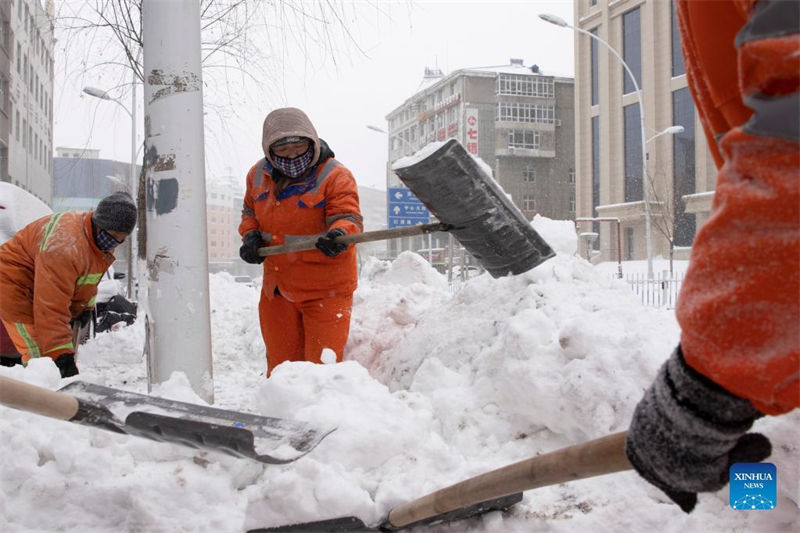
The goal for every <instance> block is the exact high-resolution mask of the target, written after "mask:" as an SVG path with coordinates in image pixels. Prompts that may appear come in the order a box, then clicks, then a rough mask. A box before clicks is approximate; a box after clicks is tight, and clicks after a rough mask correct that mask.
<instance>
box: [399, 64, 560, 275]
mask: <svg viewBox="0 0 800 533" xmlns="http://www.w3.org/2000/svg"><path fill="white" fill-rule="evenodd" d="M573 88H574V80H573V79H572V78H569V77H562V76H553V75H547V74H545V73H542V72H540V71H539V68H538V67H537V66H536V65H533V66H531V67H526V66H524V65H523V60H522V59H512V60H511V62H510V64H509V65H502V66H495V67H480V68H465V69H460V70H456V71H454V72H452V73H450V74H448V75H442V73H441V72H440V71H437V70H432V69H426V72H425V77H424V79H423V82H422V84H421V85H420V88H419V89H418V90H417V92H416V93H415V94H414V95H412V96H411V97H410V98H408V99H407V100H406V101H405V102H404V103H403V104H402V105H401V106H399V107H398V108H396V109H394V110H393V111H392V112H390V113H389V114H388V115H387V116H386V120H387V121H388V125H389V128H388V134H389V163H388V166H387V188H393V187H401V186H402V183H401V181H400V179H399V178H398V177H397V175H396V174H394V172H392V171H391V167H392V164H393V162H394V161H396V160H397V159H399V158H401V157H404V156H407V155H410V154H411V153H413V152H414V151H416V150H418V149H420V148H422V147H423V146H425V145H427V144H429V143H431V142H436V141H445V140H447V139H450V138H455V139H458V140H459V141H460V142H461V143H462V144H463V145H464V147H465V148H466V149H467V151H468V152H469V153H471V154H473V155H475V156H478V157H480V158H481V159H482V160H483V161H484V162H485V163H486V164H487V165H489V167H490V168H491V169H492V171H493V176H494V178H495V179H496V180H497V182H498V183H499V184H500V186H501V187H502V188H503V189H504V190H505V192H506V193H508V194H509V195H510V196H511V199H512V201H513V202H514V203H515V204H516V206H517V207H519V209H520V210H521V211H522V213H523V214H524V215H525V217H526V218H528V219H529V220H530V219H532V218H533V217H534V215H536V214H540V215H542V216H546V217H548V218H554V219H569V220H571V219H574V217H575V182H574V180H575V165H574V160H575V158H574V112H573V111H574V90H573ZM448 244H449V243H448V236H447V235H446V234H434V235H433V237H432V239H431V242H429V241H428V237H427V236H426V237H417V238H414V239H403V240H396V241H390V244H389V246H390V255H392V256H395V255H396V254H397V253H399V251H401V250H404V249H412V250H418V251H419V250H422V251H423V253H422V255H423V257H427V255H426V253H424V251H425V250H431V258H432V260H433V261H434V262H435V261H436V259H435V258H433V255H434V253H435V254H438V255H439V256H440V257H441V255H444V254H446V252H444V251H445V250H446V249H447V248H448ZM441 252H444V253H441Z"/></svg>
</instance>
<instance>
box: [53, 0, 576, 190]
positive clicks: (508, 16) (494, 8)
mask: <svg viewBox="0 0 800 533" xmlns="http://www.w3.org/2000/svg"><path fill="white" fill-rule="evenodd" d="M376 5H377V7H376ZM350 11H351V13H352V14H353V15H354V21H350V22H348V27H349V28H350V29H351V31H352V33H353V36H354V38H355V40H356V42H357V43H358V45H359V47H360V49H361V51H359V50H357V49H355V48H354V47H353V46H342V48H343V49H345V50H346V51H345V52H343V53H342V54H338V55H337V61H336V64H334V63H333V61H331V60H327V61H325V62H324V64H323V66H321V67H319V66H309V65H308V63H309V62H308V61H305V60H304V59H303V55H302V54H300V53H299V51H298V52H297V53H292V52H291V47H290V52H289V53H288V55H286V57H285V59H284V68H283V69H281V70H276V71H275V72H274V81H275V83H276V84H277V85H278V87H279V89H278V90H277V91H276V90H271V91H264V94H263V97H262V95H261V94H258V93H256V94H251V95H250V96H251V98H250V103H242V104H239V103H238V101H237V99H236V98H234V99H233V100H234V101H233V102H232V103H231V104H230V105H231V106H232V107H234V108H235V109H232V110H231V111H232V112H233V114H235V115H237V116H238V118H226V119H225V120H224V125H223V124H221V123H220V119H219V117H218V116H217V115H216V114H212V113H209V114H208V115H207V117H206V118H207V123H206V153H205V155H206V162H207V166H206V178H207V179H208V180H213V179H215V178H216V177H217V176H219V175H223V174H233V175H236V176H241V177H242V183H243V182H244V176H245V174H246V172H247V170H248V169H249V168H250V166H252V164H253V163H255V162H256V161H257V160H258V159H259V158H260V157H262V153H261V123H262V121H263V118H264V117H265V116H266V114H267V113H268V112H269V111H270V110H272V109H275V108H277V107H283V106H294V107H299V108H301V109H303V110H305V111H306V112H307V113H308V115H309V116H310V118H311V120H312V121H313V122H314V124H315V126H316V128H317V131H318V133H319V135H320V137H322V138H323V139H325V140H326V141H327V142H328V143H329V144H330V145H331V147H332V148H333V150H334V151H335V152H336V157H337V159H339V160H340V161H341V162H342V163H344V164H345V165H346V166H348V167H349V168H350V169H351V170H352V171H353V173H354V175H355V177H356V180H357V181H358V183H359V185H362V186H367V187H374V188H379V189H385V186H386V184H385V183H386V174H385V173H386V170H385V169H386V158H387V139H386V136H385V135H383V134H381V133H377V132H374V131H372V130H369V129H367V127H366V126H367V125H368V124H372V125H375V126H378V127H380V128H383V129H386V128H387V126H386V120H385V116H386V115H387V114H388V113H389V112H390V111H391V110H393V109H394V108H396V107H398V106H399V105H400V104H402V103H403V101H404V100H406V99H407V98H409V97H410V96H411V95H413V94H414V92H415V91H416V89H417V87H418V86H419V83H420V81H421V80H422V75H423V72H424V69H425V67H426V66H427V67H438V68H440V69H442V71H443V72H444V73H445V74H446V73H448V72H452V71H453V70H457V69H459V68H467V67H481V66H490V65H504V64H508V62H509V59H510V58H512V57H514V58H521V59H523V61H524V64H525V65H531V64H534V63H535V64H537V65H539V67H540V68H541V70H542V72H543V73H545V74H548V73H553V74H559V75H569V76H572V75H573V71H574V63H573V52H572V51H573V35H572V31H570V30H568V29H563V28H557V27H556V26H553V25H550V24H547V23H545V22H543V21H541V20H539V18H538V17H537V14H538V13H553V14H556V15H559V16H561V17H562V18H564V19H565V20H567V21H572V11H573V8H572V0H562V1H557V2H544V1H524V2H523V1H519V2H489V1H482V2H478V1H438V2H431V1H415V2H405V1H403V2H388V1H381V2H377V3H376V2H365V1H364V2H353V3H352V9H351V10H350ZM57 48H58V44H57ZM56 57H57V60H58V57H59V56H58V55H56ZM315 63H316V64H317V65H319V64H320V63H322V62H320V61H316V62H315ZM57 69H58V65H57ZM104 83H109V82H108V81H107V80H104V78H103V75H102V74H101V73H100V72H99V71H94V73H93V74H90V75H89V76H87V77H84V79H83V81H80V82H78V81H76V78H75V77H72V78H71V79H70V81H69V82H68V83H65V82H64V78H63V77H61V76H57V79H56V87H55V91H54V94H55V101H54V105H55V115H54V116H55V132H54V133H55V140H54V145H55V146H56V147H58V146H68V147H78V148H80V147H87V148H96V149H100V157H102V158H109V159H117V160H120V161H129V160H130V124H131V123H130V118H129V116H128V114H127V113H126V112H125V111H124V110H123V109H122V108H121V107H120V106H118V105H116V104H114V103H113V102H107V101H102V100H99V99H97V98H92V97H89V96H85V95H81V89H82V86H81V85H83V84H86V85H94V86H97V87H101V88H104V89H106V88H108V87H107V86H106V87H104V86H103V84H104ZM253 90H254V89H250V91H251V92H252V91H253ZM109 93H110V94H112V95H114V96H119V95H122V94H123V93H122V91H121V90H117V93H116V94H115V93H114V91H112V90H109ZM141 93H142V91H141V87H139V104H138V106H137V108H138V118H139V128H138V140H139V142H141V139H142V130H143V128H142V126H141V124H142V117H143V116H144V113H143V111H142V108H141V106H142V104H141ZM122 103H124V104H125V106H126V107H130V97H129V96H122Z"/></svg>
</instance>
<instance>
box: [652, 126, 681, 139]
mask: <svg viewBox="0 0 800 533" xmlns="http://www.w3.org/2000/svg"><path fill="white" fill-rule="evenodd" d="M683 130H684V128H683V126H670V127H669V128H666V129H664V130H663V131H660V132H658V133H656V134H655V135H653V136H652V137H650V138H649V139H647V142H650V141H652V140H653V139H655V138H656V137H661V136H662V135H677V134H679V133H683Z"/></svg>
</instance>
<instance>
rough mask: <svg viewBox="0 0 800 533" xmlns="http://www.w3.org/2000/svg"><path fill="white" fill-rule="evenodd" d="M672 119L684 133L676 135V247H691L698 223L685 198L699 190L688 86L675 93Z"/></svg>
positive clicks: (674, 169)
mask: <svg viewBox="0 0 800 533" xmlns="http://www.w3.org/2000/svg"><path fill="white" fill-rule="evenodd" d="M672 120H673V122H672V123H673V124H680V125H681V126H683V132H682V133H678V134H676V135H673V136H672V169H673V173H674V174H673V177H672V190H673V191H675V192H674V195H673V196H674V197H673V199H672V202H673V203H672V205H673V212H674V213H675V217H674V223H675V226H674V228H673V242H674V243H675V246H691V245H692V239H694V234H695V231H696V229H697V226H696V225H697V222H696V220H695V215H694V214H692V213H687V212H686V205H685V203H684V201H683V196H685V195H687V194H694V192H695V181H694V175H695V160H694V143H695V138H694V102H693V101H692V95H691V94H690V93H689V89H688V88H687V87H684V88H683V89H678V90H677V91H675V92H673V93H672Z"/></svg>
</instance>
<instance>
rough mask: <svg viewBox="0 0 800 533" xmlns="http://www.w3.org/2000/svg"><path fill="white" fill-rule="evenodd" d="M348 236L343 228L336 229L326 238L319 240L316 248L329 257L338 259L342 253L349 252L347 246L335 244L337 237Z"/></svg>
mask: <svg viewBox="0 0 800 533" xmlns="http://www.w3.org/2000/svg"><path fill="white" fill-rule="evenodd" d="M344 235H347V232H345V231H344V230H343V229H342V228H334V229H332V230H330V231H329V232H328V233H326V234H325V236H324V237H320V238H319V239H317V242H316V243H315V246H316V247H317V248H319V250H320V251H321V252H322V253H323V254H325V255H327V256H328V257H336V256H337V255H339V254H340V253H342V252H344V251H345V250H347V245H346V244H342V243H338V242H335V241H334V239H335V238H336V237H341V236H344Z"/></svg>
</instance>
